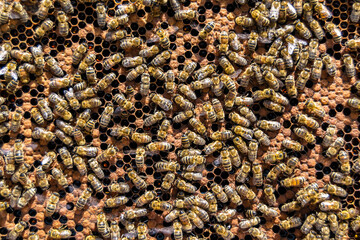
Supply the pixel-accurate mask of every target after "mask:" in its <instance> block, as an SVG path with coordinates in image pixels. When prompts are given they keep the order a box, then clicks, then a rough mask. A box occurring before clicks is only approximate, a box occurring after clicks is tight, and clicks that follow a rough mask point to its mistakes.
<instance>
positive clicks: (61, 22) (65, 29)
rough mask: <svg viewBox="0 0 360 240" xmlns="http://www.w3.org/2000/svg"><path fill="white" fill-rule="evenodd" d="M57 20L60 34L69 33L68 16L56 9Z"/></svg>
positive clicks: (65, 34)
mask: <svg viewBox="0 0 360 240" xmlns="http://www.w3.org/2000/svg"><path fill="white" fill-rule="evenodd" d="M57 20H58V27H59V33H60V35H61V36H67V35H68V34H69V24H68V21H69V18H68V17H67V16H66V14H65V13H64V12H63V11H58V15H57Z"/></svg>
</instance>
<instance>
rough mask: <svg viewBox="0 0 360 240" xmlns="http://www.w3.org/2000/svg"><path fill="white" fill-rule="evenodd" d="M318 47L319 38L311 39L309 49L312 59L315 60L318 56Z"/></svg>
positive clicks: (310, 58)
mask: <svg viewBox="0 0 360 240" xmlns="http://www.w3.org/2000/svg"><path fill="white" fill-rule="evenodd" d="M318 47H319V40H317V39H316V38H312V39H310V43H309V49H308V50H309V60H310V61H314V60H315V58H317V57H318V54H317V49H318Z"/></svg>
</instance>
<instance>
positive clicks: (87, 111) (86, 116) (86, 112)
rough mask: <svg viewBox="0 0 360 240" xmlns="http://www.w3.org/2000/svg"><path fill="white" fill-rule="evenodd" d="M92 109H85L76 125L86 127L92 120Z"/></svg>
mask: <svg viewBox="0 0 360 240" xmlns="http://www.w3.org/2000/svg"><path fill="white" fill-rule="evenodd" d="M90 112H91V110H90V109H85V110H84V111H83V112H82V113H80V115H79V116H78V118H77V120H76V127H79V128H84V127H85V125H86V123H87V122H88V121H89V120H90Z"/></svg>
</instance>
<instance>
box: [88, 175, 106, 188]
mask: <svg viewBox="0 0 360 240" xmlns="http://www.w3.org/2000/svg"><path fill="white" fill-rule="evenodd" d="M88 180H89V182H90V184H91V186H93V188H94V190H95V191H96V192H102V191H103V186H102V185H101V182H100V181H99V179H98V178H97V177H96V176H95V174H92V173H91V174H89V175H88Z"/></svg>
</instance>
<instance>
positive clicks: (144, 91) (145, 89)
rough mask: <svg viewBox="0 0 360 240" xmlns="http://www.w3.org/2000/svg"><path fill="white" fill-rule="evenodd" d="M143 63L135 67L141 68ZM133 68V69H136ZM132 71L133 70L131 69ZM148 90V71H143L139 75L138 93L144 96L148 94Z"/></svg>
mask: <svg viewBox="0 0 360 240" xmlns="http://www.w3.org/2000/svg"><path fill="white" fill-rule="evenodd" d="M142 66H143V65H139V66H137V67H136V68H138V67H140V68H142ZM136 68H135V70H136ZM133 71H134V70H133ZM149 91H150V75H149V74H148V73H143V74H142V75H141V85H140V93H141V94H142V95H144V96H146V95H148V94H149Z"/></svg>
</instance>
